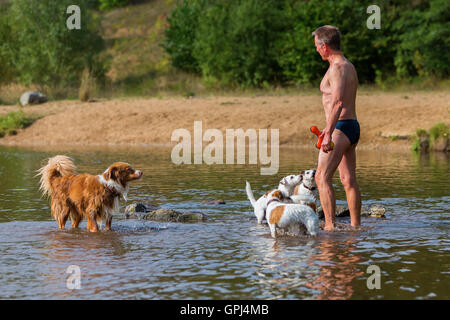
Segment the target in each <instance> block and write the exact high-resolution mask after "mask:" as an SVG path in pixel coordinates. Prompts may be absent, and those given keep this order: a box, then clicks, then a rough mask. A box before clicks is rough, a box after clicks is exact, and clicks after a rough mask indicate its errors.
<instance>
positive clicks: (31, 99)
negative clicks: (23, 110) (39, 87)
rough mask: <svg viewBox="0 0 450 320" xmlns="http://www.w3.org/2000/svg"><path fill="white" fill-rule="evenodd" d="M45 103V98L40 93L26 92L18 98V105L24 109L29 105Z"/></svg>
mask: <svg viewBox="0 0 450 320" xmlns="http://www.w3.org/2000/svg"><path fill="white" fill-rule="evenodd" d="M44 102H47V97H46V96H44V95H43V94H42V93H40V92H35V91H28V92H25V93H24V94H22V95H21V96H20V104H21V105H22V106H23V107H24V106H26V105H29V104H39V103H44Z"/></svg>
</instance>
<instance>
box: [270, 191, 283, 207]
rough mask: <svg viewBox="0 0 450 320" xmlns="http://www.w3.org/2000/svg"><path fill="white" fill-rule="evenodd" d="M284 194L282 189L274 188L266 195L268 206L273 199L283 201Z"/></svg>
mask: <svg viewBox="0 0 450 320" xmlns="http://www.w3.org/2000/svg"><path fill="white" fill-rule="evenodd" d="M283 199H284V195H283V193H282V192H281V191H280V190H277V189H275V190H272V191H270V192H269V194H267V196H266V206H268V205H269V204H270V203H271V202H273V201H283Z"/></svg>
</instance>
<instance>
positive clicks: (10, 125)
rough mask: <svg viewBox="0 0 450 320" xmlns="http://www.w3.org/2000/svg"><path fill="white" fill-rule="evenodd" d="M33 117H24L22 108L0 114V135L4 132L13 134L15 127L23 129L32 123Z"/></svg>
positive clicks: (3, 134)
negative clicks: (3, 114)
mask: <svg viewBox="0 0 450 320" xmlns="http://www.w3.org/2000/svg"><path fill="white" fill-rule="evenodd" d="M33 121H34V119H32V118H28V117H25V114H24V112H23V111H22V110H19V111H13V112H10V113H8V114H7V115H5V116H0V137H3V136H5V134H15V133H16V130H17V129H23V128H26V127H28V126H29V125H31V124H32V123H33Z"/></svg>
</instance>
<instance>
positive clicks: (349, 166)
mask: <svg viewBox="0 0 450 320" xmlns="http://www.w3.org/2000/svg"><path fill="white" fill-rule="evenodd" d="M339 175H340V178H341V182H342V185H343V186H344V189H345V194H346V196H347V204H348V208H349V210H350V221H351V225H352V226H353V227H358V226H360V225H361V192H360V191H359V186H358V182H357V180H356V145H354V146H351V147H350V148H349V149H348V150H347V151H345V152H344V155H343V157H342V161H341V163H340V164H339Z"/></svg>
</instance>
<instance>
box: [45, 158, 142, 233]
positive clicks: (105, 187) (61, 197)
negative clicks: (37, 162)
mask: <svg viewBox="0 0 450 320" xmlns="http://www.w3.org/2000/svg"><path fill="white" fill-rule="evenodd" d="M38 175H40V176H41V178H40V182H41V185H40V190H41V191H42V193H43V195H44V196H45V195H47V196H50V197H51V211H52V216H53V217H54V218H55V220H56V221H57V222H58V226H59V228H60V229H64V228H65V224H66V221H67V219H68V218H69V216H70V219H71V220H72V227H73V228H77V227H78V225H79V224H80V222H81V221H82V220H83V217H85V218H86V219H87V229H88V230H89V231H91V232H97V231H98V230H99V226H98V224H97V223H100V224H102V223H103V222H105V230H111V221H112V214H113V213H114V212H118V210H119V197H120V196H123V197H124V199H125V200H126V197H127V193H128V190H129V182H131V181H133V180H138V179H140V178H141V177H142V171H139V170H134V169H133V168H132V167H131V166H130V165H129V164H128V163H124V162H116V163H113V164H112V165H111V166H109V168H108V169H107V170H106V171H105V172H103V173H102V174H100V175H96V176H94V175H90V174H86V173H83V174H76V173H75V165H74V164H73V162H72V160H71V159H70V158H69V157H67V156H61V155H58V156H55V157H53V158H50V159H49V160H48V163H47V165H45V166H44V167H42V168H40V169H39V170H38Z"/></svg>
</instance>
